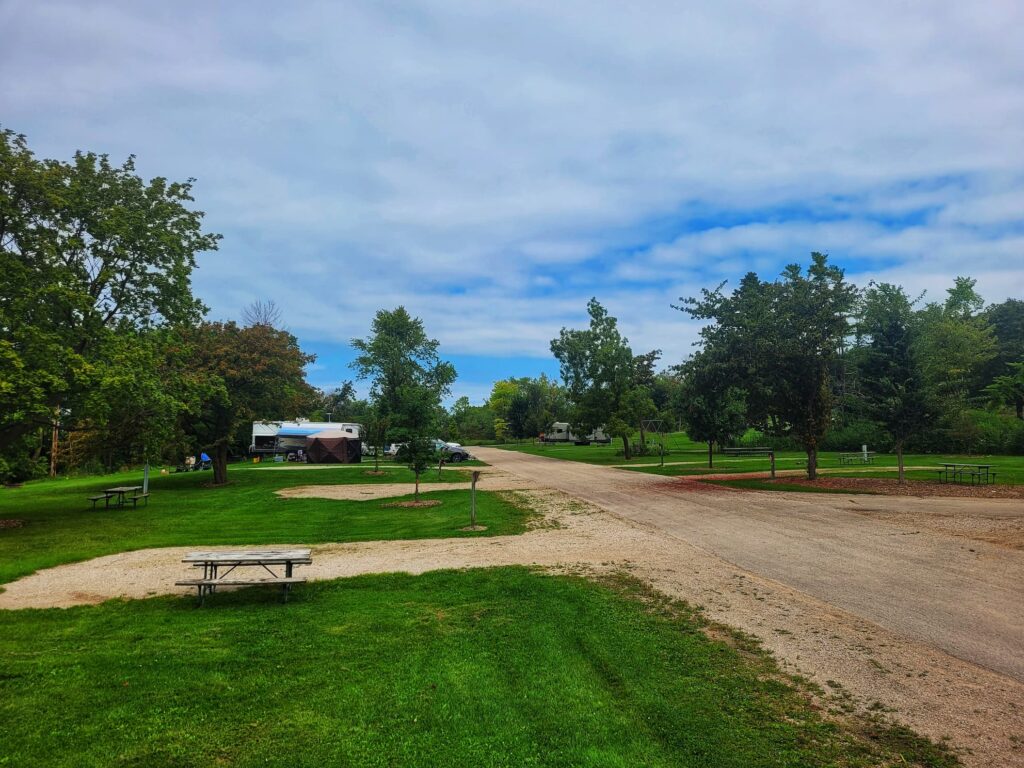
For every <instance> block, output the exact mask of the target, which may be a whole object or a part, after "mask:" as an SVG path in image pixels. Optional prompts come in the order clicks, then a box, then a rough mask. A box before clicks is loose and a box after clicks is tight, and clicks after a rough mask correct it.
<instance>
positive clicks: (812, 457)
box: [807, 445, 818, 480]
mask: <svg viewBox="0 0 1024 768" xmlns="http://www.w3.org/2000/svg"><path fill="white" fill-rule="evenodd" d="M807 479H808V480H817V479H818V446H816V445H815V446H812V447H810V448H808V449H807Z"/></svg>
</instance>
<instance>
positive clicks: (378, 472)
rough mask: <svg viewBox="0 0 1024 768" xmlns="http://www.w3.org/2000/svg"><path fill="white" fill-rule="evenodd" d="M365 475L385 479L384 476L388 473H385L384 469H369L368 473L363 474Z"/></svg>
mask: <svg viewBox="0 0 1024 768" xmlns="http://www.w3.org/2000/svg"><path fill="white" fill-rule="evenodd" d="M363 474H364V475H366V476H367V477H384V475H386V474H387V472H385V471H384V470H383V469H377V470H374V469H368V470H367V471H366V472H363Z"/></svg>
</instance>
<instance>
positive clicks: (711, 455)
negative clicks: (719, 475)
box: [708, 440, 715, 469]
mask: <svg viewBox="0 0 1024 768" xmlns="http://www.w3.org/2000/svg"><path fill="white" fill-rule="evenodd" d="M714 467H715V441H714V440H708V469H714Z"/></svg>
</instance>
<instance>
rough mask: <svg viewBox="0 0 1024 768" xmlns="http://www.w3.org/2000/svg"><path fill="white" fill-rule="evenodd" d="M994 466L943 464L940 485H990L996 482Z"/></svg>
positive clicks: (957, 463) (940, 472)
mask: <svg viewBox="0 0 1024 768" xmlns="http://www.w3.org/2000/svg"><path fill="white" fill-rule="evenodd" d="M993 466H995V465H994V464H962V463H960V462H949V463H943V464H942V469H939V470H936V471H937V472H938V473H939V482H940V483H964V482H967V483H970V484H971V485H990V484H991V483H994V482H995V481H996V473H995V472H993V471H992V467H993Z"/></svg>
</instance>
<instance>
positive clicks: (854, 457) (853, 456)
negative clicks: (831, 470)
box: [839, 451, 875, 464]
mask: <svg viewBox="0 0 1024 768" xmlns="http://www.w3.org/2000/svg"><path fill="white" fill-rule="evenodd" d="M839 463H840V464H874V463H875V452H874V451H868V452H867V453H865V452H864V451H854V452H850V453H840V454H839Z"/></svg>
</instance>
